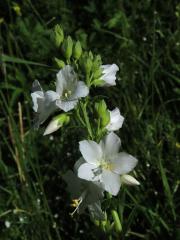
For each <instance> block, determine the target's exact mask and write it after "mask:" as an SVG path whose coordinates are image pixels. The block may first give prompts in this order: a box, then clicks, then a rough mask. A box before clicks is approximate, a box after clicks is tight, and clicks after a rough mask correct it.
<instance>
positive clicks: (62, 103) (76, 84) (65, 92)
mask: <svg viewBox="0 0 180 240" xmlns="http://www.w3.org/2000/svg"><path fill="white" fill-rule="evenodd" d="M56 93H57V94H58V95H59V97H58V99H57V100H56V106H57V107H59V108H60V109H62V110H63V111H65V112H68V111H70V110H71V109H73V108H74V107H75V106H76V104H77V103H78V99H79V98H82V97H86V96H87V95H88V94H89V88H88V87H87V86H86V85H85V83H84V82H82V81H78V78H77V74H76V73H75V72H74V70H73V68H72V67H71V66H70V65H66V66H65V67H64V68H63V69H61V70H60V71H59V72H58V74H57V81H56Z"/></svg>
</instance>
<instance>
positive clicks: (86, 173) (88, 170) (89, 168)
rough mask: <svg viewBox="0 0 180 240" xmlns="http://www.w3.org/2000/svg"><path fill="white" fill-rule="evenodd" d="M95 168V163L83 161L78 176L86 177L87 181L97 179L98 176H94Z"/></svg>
mask: <svg viewBox="0 0 180 240" xmlns="http://www.w3.org/2000/svg"><path fill="white" fill-rule="evenodd" d="M94 168H95V166H94V165H92V164H89V163H83V164H82V165H81V166H80V167H79V168H78V177H79V178H82V179H85V180H87V181H97V177H95V176H94V173H93V169H94Z"/></svg>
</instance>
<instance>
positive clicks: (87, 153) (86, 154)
mask: <svg viewBox="0 0 180 240" xmlns="http://www.w3.org/2000/svg"><path fill="white" fill-rule="evenodd" d="M79 150H80V152H81V154H82V155H83V158H84V159H85V160H86V162H88V163H91V164H93V165H98V164H99V163H98V162H99V160H101V158H102V149H101V147H100V145H98V144H97V143H96V142H94V141H91V140H83V141H80V142H79Z"/></svg>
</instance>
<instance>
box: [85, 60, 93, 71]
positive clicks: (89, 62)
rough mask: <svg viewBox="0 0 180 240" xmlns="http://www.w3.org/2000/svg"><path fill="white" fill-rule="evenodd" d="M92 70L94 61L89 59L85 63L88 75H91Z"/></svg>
mask: <svg viewBox="0 0 180 240" xmlns="http://www.w3.org/2000/svg"><path fill="white" fill-rule="evenodd" d="M91 68H92V60H91V58H87V59H86V62H85V70H86V73H87V74H89V73H90V71H91Z"/></svg>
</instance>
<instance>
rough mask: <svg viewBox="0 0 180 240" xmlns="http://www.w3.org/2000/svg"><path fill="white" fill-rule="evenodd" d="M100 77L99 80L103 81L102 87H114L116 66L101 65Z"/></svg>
mask: <svg viewBox="0 0 180 240" xmlns="http://www.w3.org/2000/svg"><path fill="white" fill-rule="evenodd" d="M101 68H102V70H103V71H102V73H103V75H102V77H101V79H102V80H104V81H105V83H104V86H115V85H116V82H115V80H116V72H117V71H118V70H119V68H118V66H117V65H116V64H112V65H109V64H108V65H101Z"/></svg>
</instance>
